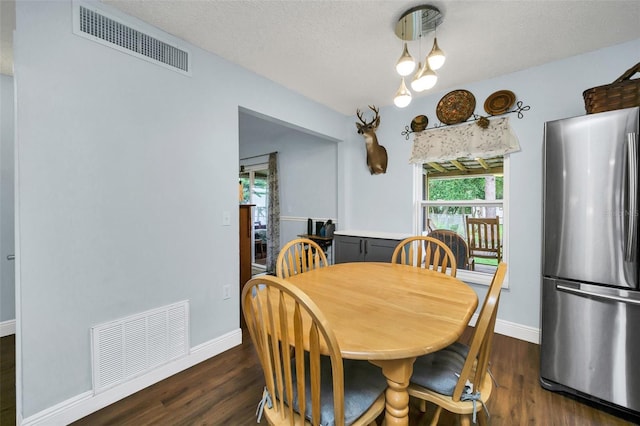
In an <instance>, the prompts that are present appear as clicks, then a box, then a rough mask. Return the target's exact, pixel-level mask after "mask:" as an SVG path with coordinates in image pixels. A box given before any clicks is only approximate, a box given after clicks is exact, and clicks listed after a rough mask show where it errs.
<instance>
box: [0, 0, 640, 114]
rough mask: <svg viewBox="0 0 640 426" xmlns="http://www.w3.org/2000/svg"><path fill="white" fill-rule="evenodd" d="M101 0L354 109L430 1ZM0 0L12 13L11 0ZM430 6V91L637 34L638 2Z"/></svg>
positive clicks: (452, 0) (386, 89)
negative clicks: (436, 53)
mask: <svg viewBox="0 0 640 426" xmlns="http://www.w3.org/2000/svg"><path fill="white" fill-rule="evenodd" d="M103 1H104V3H107V4H110V5H112V6H114V7H116V8H118V9H120V10H122V11H124V12H126V13H127V14H130V15H132V16H135V17H137V18H139V19H142V20H144V21H146V22H148V23H150V24H152V25H154V26H156V27H158V28H161V29H163V30H165V31H167V32H169V33H171V34H173V35H175V36H177V37H179V38H182V39H184V40H187V41H189V42H191V43H192V44H194V45H196V46H199V47H201V48H202V49H205V50H208V51H210V52H212V53H215V54H217V55H219V56H221V57H223V58H225V59H227V60H229V61H231V62H234V63H236V64H239V65H241V66H243V67H244V68H247V69H250V70H252V71H254V72H255V73H257V74H260V75H263V76H265V77H266V78H268V79H270V80H273V81H275V82H277V83H280V84H282V85H283V86H285V87H288V88H290V89H292V90H294V91H296V92H298V93H301V94H303V95H305V96H307V97H309V98H311V99H314V100H316V101H317V102H319V103H321V104H324V105H326V106H328V107H330V108H332V109H334V110H336V111H339V112H341V113H344V114H348V115H352V114H354V113H355V110H356V108H366V106H367V105H369V104H375V105H377V106H384V105H389V104H391V103H392V98H393V95H394V93H395V92H396V90H397V89H398V86H399V84H400V77H399V76H398V75H397V74H396V73H395V69H394V65H395V62H396V61H397V59H398V57H399V56H400V53H401V49H402V42H401V41H400V40H399V39H398V38H397V37H396V35H395V34H394V31H393V29H394V26H395V24H396V21H397V20H398V18H399V17H400V16H401V15H402V13H403V12H404V11H405V10H407V9H409V8H411V7H414V6H417V5H420V4H424V2H417V1H406V2H405V1H397V0H396V1H374V0H369V1H362V0H359V1H358V0H341V1H338V0H317V1H311V0H280V1H276V0H272V1H260V0H253V1H247V0H235V1H229V0H227V1H221V0H197V1H191V0H173V1H158V0H103ZM0 3H2V4H3V6H5V7H4V9H6V5H4V3H7V1H6V0H0ZM429 4H431V5H434V6H436V7H438V8H439V9H440V10H441V11H442V12H443V14H444V22H443V24H442V25H440V26H439V27H438V29H437V30H438V44H439V45H440V47H441V48H442V49H443V50H444V51H445V52H446V54H447V62H446V63H445V65H444V67H443V68H442V69H441V70H439V71H438V74H439V81H438V84H437V85H436V87H435V88H433V89H431V91H430V92H433V91H438V92H440V91H445V90H453V89H459V88H464V86H465V84H467V83H470V82H473V81H478V80H484V79H488V78H492V77H496V76H499V75H502V74H505V73H510V72H514V71H518V70H522V69H525V68H529V67H532V66H536V65H541V64H544V63H547V62H550V61H553V60H557V59H560V58H564V57H569V56H573V55H577V54H580V53H584V52H588V51H592V50H596V49H600V48H603V47H607V46H611V45H615V44H619V43H622V42H625V41H629V40H634V39H637V38H640V1H638V0H630V1H629V0H626V1H622V0H572V1H556V0H552V1H543V0H528V1H524V0H511V1H495V0H493V1H481V0H473V1H462V0H440V1H433V2H429ZM1 12H2V10H0V13H1ZM3 15H5V14H4V13H3ZM1 24H2V27H3V28H2V30H3V31H2V33H1V34H0V35H1V36H2V38H3V40H4V38H6V32H5V31H4V30H5V28H4V27H5V26H7V25H8V24H6V23H5V22H4V17H3V21H2V22H1ZM431 43H432V42H431V38H427V41H426V42H423V44H422V46H421V47H422V49H421V50H422V55H421V56H424V55H426V53H427V52H428V50H429V49H430V47H431V46H430V45H431ZM4 47H5V45H4V44H3V45H2V48H3V54H4V50H5V48H4ZM418 50H420V46H419V44H418V42H412V43H411V44H410V51H411V52H412V54H413V55H414V56H418ZM638 61H640V52H638V57H636V58H629V66H630V67H631V66H632V65H634V64H635V63H636V62H638ZM593 66H598V64H593ZM624 71H625V70H620V73H621V74H622V72H624ZM3 72H5V73H6V71H3ZM603 83H604V82H603ZM414 96H416V95H415V94H414Z"/></svg>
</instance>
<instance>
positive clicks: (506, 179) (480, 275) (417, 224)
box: [413, 154, 511, 288]
mask: <svg viewBox="0 0 640 426" xmlns="http://www.w3.org/2000/svg"><path fill="white" fill-rule="evenodd" d="M413 167H414V168H413V204H414V208H413V233H414V235H422V232H423V230H422V224H423V223H424V218H423V211H424V208H425V207H428V206H443V205H444V206H474V205H477V206H485V207H491V206H498V207H502V215H503V223H502V241H503V248H504V251H503V253H502V261H503V262H505V263H508V259H509V250H510V247H511V244H509V235H510V232H509V222H510V220H509V192H510V191H509V187H510V180H511V179H510V175H511V173H510V159H509V154H505V155H504V156H503V188H502V190H503V196H502V200H501V201H500V200H495V201H494V200H489V201H486V200H473V201H468V202H467V201H444V202H443V201H429V200H424V199H422V194H423V187H422V185H423V182H424V180H423V178H422V176H423V175H422V171H423V167H424V164H422V163H416V164H414V165H413ZM475 176H481V175H474V177H475ZM456 278H458V279H460V280H462V281H464V282H466V283H468V284H479V285H485V286H489V285H490V284H491V280H492V279H493V275H491V274H487V273H484V272H476V271H467V270H465V269H458V271H457V273H456ZM502 288H509V280H508V274H507V276H506V277H505V280H504V282H503V285H502Z"/></svg>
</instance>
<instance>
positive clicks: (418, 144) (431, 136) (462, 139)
mask: <svg viewBox="0 0 640 426" xmlns="http://www.w3.org/2000/svg"><path fill="white" fill-rule="evenodd" d="M516 151H520V144H519V142H518V138H517V137H516V135H515V134H514V133H513V131H512V130H511V126H510V125H509V117H501V118H495V119H492V120H490V124H489V127H487V128H486V129H483V128H481V127H480V126H478V124H477V122H475V121H472V122H469V123H464V124H459V125H455V126H444V127H437V128H434V129H429V130H424V131H422V132H419V133H416V134H415V136H414V141H413V150H412V152H411V158H410V160H409V162H410V163H415V164H424V163H431V162H435V163H437V162H442V161H450V160H455V159H458V158H490V157H495V156H498V155H504V154H509V153H511V152H516Z"/></svg>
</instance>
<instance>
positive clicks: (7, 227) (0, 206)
mask: <svg viewBox="0 0 640 426" xmlns="http://www.w3.org/2000/svg"><path fill="white" fill-rule="evenodd" d="M13 123H14V111H13V77H11V76H8V75H4V74H0V150H1V151H0V169H1V171H2V175H1V176H0V325H1V324H2V323H5V324H6V323H7V322H12V321H13V320H15V318H16V307H15V274H14V262H13V261H8V260H7V255H9V254H14V253H15V250H14V235H13V222H14V221H13V217H14V212H13V207H14V202H13V185H14V179H13V175H14V165H13V138H14V124H13ZM7 328H9V327H7Z"/></svg>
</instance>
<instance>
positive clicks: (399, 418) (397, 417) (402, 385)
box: [370, 358, 416, 426]
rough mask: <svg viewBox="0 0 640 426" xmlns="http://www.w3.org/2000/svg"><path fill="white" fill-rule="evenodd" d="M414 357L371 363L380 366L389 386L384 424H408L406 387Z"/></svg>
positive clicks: (392, 425)
mask: <svg viewBox="0 0 640 426" xmlns="http://www.w3.org/2000/svg"><path fill="white" fill-rule="evenodd" d="M415 360H416V359H415V358H406V359H394V360H375V361H370V362H371V363H372V364H374V365H377V366H378V367H380V368H382V374H384V377H386V378H387V384H388V385H389V387H388V388H387V391H386V393H385V397H386V407H385V418H384V419H385V425H386V426H407V425H408V424H409V393H408V392H407V387H408V386H409V380H410V379H411V373H413V362H414V361H415Z"/></svg>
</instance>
